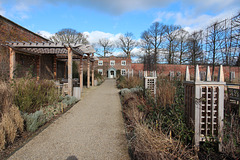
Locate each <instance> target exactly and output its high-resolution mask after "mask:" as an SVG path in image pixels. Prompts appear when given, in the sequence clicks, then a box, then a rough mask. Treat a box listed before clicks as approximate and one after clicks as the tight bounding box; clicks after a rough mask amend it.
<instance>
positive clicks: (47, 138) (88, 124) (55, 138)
mask: <svg viewBox="0 0 240 160" xmlns="http://www.w3.org/2000/svg"><path fill="white" fill-rule="evenodd" d="M115 84H116V83H115V80H110V79H108V80H106V81H105V82H104V83H103V84H102V85H101V86H99V87H92V88H90V89H84V93H83V98H82V100H81V101H79V102H78V103H77V104H76V105H74V106H73V107H72V108H71V109H70V110H69V111H68V112H66V113H65V114H64V115H62V116H61V117H60V118H58V119H57V120H56V121H54V122H53V123H52V124H51V125H50V126H48V127H47V128H46V129H45V130H44V131H42V132H41V133H40V134H39V135H37V136H36V137H34V138H33V139H32V140H31V141H29V142H28V143H27V144H26V145H25V146H23V147H22V148H21V149H19V150H18V151H17V152H15V153H14V154H13V155H12V156H11V157H10V158H9V159H14V160H16V159H21V160H22V159H31V160H34V159H39V160H43V159H63V160H64V159H67V160H70V159H72V160H77V159H79V160H82V159H90V160H93V159H98V160H101V159H102V160H108V159H109V160H121V159H122V160H127V159H129V156H128V150H127V142H126V138H125V131H124V123H123V118H122V113H121V104H120V101H119V96H118V90H117V89H116V87H115Z"/></svg>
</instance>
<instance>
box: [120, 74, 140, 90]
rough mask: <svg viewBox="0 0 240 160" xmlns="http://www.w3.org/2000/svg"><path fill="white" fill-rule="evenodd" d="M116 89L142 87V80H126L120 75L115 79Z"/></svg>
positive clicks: (134, 78) (136, 78) (132, 78)
mask: <svg viewBox="0 0 240 160" xmlns="http://www.w3.org/2000/svg"><path fill="white" fill-rule="evenodd" d="M117 87H118V88H119V89H122V88H129V89H130V88H136V87H143V80H141V79H139V78H138V77H129V78H127V77H124V76H121V75H120V76H119V78H118V79H117Z"/></svg>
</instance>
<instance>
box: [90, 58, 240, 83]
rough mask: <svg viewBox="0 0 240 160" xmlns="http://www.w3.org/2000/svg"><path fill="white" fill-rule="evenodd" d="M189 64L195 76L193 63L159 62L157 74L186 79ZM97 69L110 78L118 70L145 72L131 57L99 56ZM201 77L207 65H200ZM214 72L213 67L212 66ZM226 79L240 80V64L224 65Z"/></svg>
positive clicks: (135, 72) (122, 71)
mask: <svg viewBox="0 0 240 160" xmlns="http://www.w3.org/2000/svg"><path fill="white" fill-rule="evenodd" d="M187 66H189V70H190V74H191V77H192V79H193V77H194V68H195V67H194V66H193V65H177V64H158V65H157V74H158V75H159V76H168V77H169V79H172V78H181V79H184V76H185V71H186V67H187ZM95 70H96V71H98V72H99V73H101V74H102V75H104V76H107V77H108V78H115V77H116V72H117V70H119V72H120V74H121V75H126V74H127V73H128V72H130V75H132V71H133V75H134V76H139V73H143V70H144V64H141V63H132V60H131V58H130V57H115V56H110V57H99V60H98V61H96V62H95ZM199 70H200V75H201V79H202V80H204V79H205V76H206V70H207V65H199ZM210 70H211V72H212V67H211V66H210ZM218 70H219V66H216V67H215V71H214V75H215V80H216V78H217V76H218ZM223 70H224V77H225V81H227V82H238V83H239V81H240V74H239V72H240V67H238V66H223Z"/></svg>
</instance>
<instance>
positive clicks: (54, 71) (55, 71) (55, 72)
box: [53, 55, 57, 80]
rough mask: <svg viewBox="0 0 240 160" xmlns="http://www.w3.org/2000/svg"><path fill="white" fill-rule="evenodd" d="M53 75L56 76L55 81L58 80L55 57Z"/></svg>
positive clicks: (55, 59)
mask: <svg viewBox="0 0 240 160" xmlns="http://www.w3.org/2000/svg"><path fill="white" fill-rule="evenodd" d="M53 58H54V59H53V75H54V77H53V78H54V79H55V80H57V56H56V55H54V57H53Z"/></svg>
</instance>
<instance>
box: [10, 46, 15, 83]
mask: <svg viewBox="0 0 240 160" xmlns="http://www.w3.org/2000/svg"><path fill="white" fill-rule="evenodd" d="M9 53H10V64H9V65H10V66H9V67H10V79H13V78H14V70H15V67H16V53H15V51H14V50H13V49H12V48H11V47H9Z"/></svg>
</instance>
